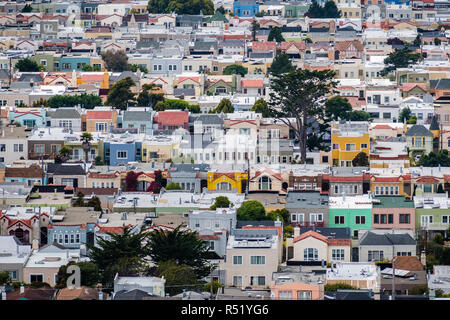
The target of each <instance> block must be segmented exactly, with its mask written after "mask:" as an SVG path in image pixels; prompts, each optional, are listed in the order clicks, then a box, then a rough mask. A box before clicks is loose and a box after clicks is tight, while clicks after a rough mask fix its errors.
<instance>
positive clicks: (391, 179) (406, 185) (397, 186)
mask: <svg viewBox="0 0 450 320" xmlns="http://www.w3.org/2000/svg"><path fill="white" fill-rule="evenodd" d="M411 189H412V188H411V175H409V174H407V175H400V176H384V177H381V176H375V175H372V177H371V178H370V192H371V194H373V195H375V196H387V195H390V196H405V197H407V198H408V199H410V198H411V191H412V190H411Z"/></svg>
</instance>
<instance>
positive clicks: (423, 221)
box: [420, 216, 433, 226]
mask: <svg viewBox="0 0 450 320" xmlns="http://www.w3.org/2000/svg"><path fill="white" fill-rule="evenodd" d="M432 223H433V216H421V217H420V225H421V226H426V225H428V224H432Z"/></svg>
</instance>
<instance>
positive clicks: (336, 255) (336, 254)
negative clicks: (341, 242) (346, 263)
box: [331, 249, 344, 260]
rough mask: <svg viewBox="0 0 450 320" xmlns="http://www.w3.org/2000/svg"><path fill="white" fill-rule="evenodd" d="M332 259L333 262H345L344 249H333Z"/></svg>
mask: <svg viewBox="0 0 450 320" xmlns="http://www.w3.org/2000/svg"><path fill="white" fill-rule="evenodd" d="M331 258H332V259H333V260H344V249H332V250H331Z"/></svg>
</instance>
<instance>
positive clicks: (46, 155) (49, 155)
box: [28, 152, 55, 160]
mask: <svg viewBox="0 0 450 320" xmlns="http://www.w3.org/2000/svg"><path fill="white" fill-rule="evenodd" d="M54 156H55V153H40V152H29V153H28V159H30V160H39V159H41V158H43V159H44V160H46V159H53V158H54Z"/></svg>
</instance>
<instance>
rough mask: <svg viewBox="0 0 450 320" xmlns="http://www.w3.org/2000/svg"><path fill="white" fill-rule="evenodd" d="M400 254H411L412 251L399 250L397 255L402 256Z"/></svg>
mask: <svg viewBox="0 0 450 320" xmlns="http://www.w3.org/2000/svg"><path fill="white" fill-rule="evenodd" d="M400 256H403V257H404V256H409V257H410V256H411V251H397V257H400Z"/></svg>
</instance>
